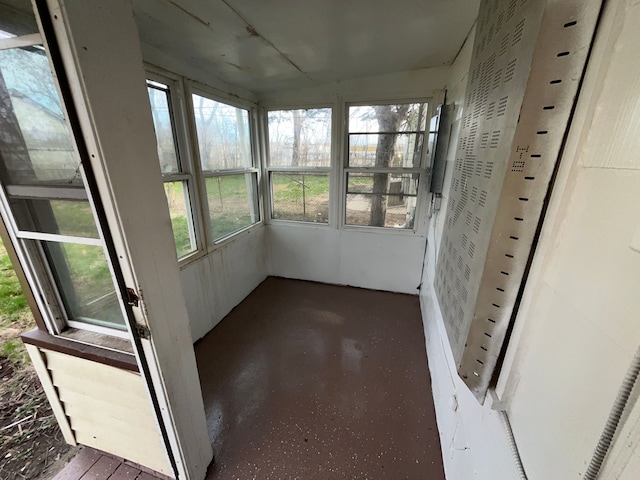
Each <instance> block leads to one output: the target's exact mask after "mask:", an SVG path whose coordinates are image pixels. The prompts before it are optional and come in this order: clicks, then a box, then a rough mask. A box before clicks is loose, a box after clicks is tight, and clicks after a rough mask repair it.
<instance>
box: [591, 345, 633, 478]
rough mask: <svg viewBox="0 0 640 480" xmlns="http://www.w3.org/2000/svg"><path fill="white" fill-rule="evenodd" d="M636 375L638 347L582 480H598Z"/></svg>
mask: <svg viewBox="0 0 640 480" xmlns="http://www.w3.org/2000/svg"><path fill="white" fill-rule="evenodd" d="M638 374H640V345H639V346H638V348H637V350H636V354H635V356H634V357H633V361H632V362H631V365H630V366H629V370H627V374H626V376H625V377H624V380H623V381H622V385H621V386H620V390H619V391H618V396H617V397H616V400H615V402H614V403H613V407H611V412H610V413H609V417H608V418H607V423H606V424H605V426H604V430H603V431H602V434H601V435H600V440H599V441H598V445H597V446H596V450H595V452H594V453H593V457H592V458H591V463H589V467H588V468H587V472H586V473H585V474H584V480H596V479H597V478H598V476H599V474H600V469H601V468H602V464H603V463H604V459H605V457H606V456H607V454H608V453H609V449H610V448H611V441H612V440H613V437H614V435H615V434H616V431H617V430H618V426H619V423H620V418H621V417H622V413H623V412H624V410H625V408H626V407H627V402H628V401H629V396H630V395H631V392H632V390H633V387H634V386H635V384H636V381H637V380H638Z"/></svg>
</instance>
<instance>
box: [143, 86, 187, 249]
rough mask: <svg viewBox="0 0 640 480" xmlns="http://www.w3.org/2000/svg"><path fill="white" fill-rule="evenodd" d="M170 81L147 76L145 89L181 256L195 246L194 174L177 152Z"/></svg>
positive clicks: (174, 232)
mask: <svg viewBox="0 0 640 480" xmlns="http://www.w3.org/2000/svg"><path fill="white" fill-rule="evenodd" d="M169 83H170V82H168V81H167V82H166V83H163V82H160V81H158V80H147V92H148V94H149V103H150V105H151V114H152V116H153V125H154V128H155V132H156V141H157V146H158V158H159V160H160V169H161V171H162V177H163V182H164V191H165V195H166V197H167V205H168V206H169V215H170V217H171V227H172V230H173V239H174V242H175V245H176V254H177V255H178V259H182V258H185V257H187V256H189V255H190V254H192V253H193V252H195V251H196V250H197V248H198V247H197V239H196V229H195V224H194V215H193V208H192V203H193V202H192V201H191V188H192V187H191V186H192V184H193V177H192V175H191V174H190V173H189V169H188V162H183V160H182V158H181V155H180V153H181V152H180V148H179V145H180V142H179V141H178V136H177V131H176V117H175V112H174V110H173V104H172V97H171V93H172V92H171V87H170V86H169Z"/></svg>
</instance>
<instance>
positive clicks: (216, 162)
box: [193, 95, 253, 171]
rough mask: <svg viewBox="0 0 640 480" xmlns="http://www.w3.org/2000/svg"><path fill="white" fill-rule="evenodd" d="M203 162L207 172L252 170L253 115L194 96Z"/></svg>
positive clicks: (201, 159) (199, 146) (194, 108)
mask: <svg viewBox="0 0 640 480" xmlns="http://www.w3.org/2000/svg"><path fill="white" fill-rule="evenodd" d="M193 110H194V114H195V121H196V131H197V133H198V148H199V150H200V163H201V165H202V169H203V170H205V171H211V170H224V169H233V168H251V167H253V162H252V160H251V142H250V133H249V112H248V111H247V110H244V109H242V108H236V107H233V106H231V105H226V104H224V103H221V102H216V101H215V100H211V99H209V98H206V97H201V96H200V95H193Z"/></svg>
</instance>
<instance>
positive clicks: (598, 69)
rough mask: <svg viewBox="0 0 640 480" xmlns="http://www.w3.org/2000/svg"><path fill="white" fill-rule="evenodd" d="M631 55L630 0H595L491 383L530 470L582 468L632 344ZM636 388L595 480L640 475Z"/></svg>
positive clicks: (639, 299) (639, 304) (639, 109)
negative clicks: (590, 45) (549, 188)
mask: <svg viewBox="0 0 640 480" xmlns="http://www.w3.org/2000/svg"><path fill="white" fill-rule="evenodd" d="M639 58H640V5H639V4H638V2H637V1H630V0H627V1H624V0H622V1H618V2H605V10H604V15H603V19H602V23H601V27H600V31H599V32H598V34H597V37H596V43H595V48H594V52H593V55H592V59H591V61H590V63H589V67H588V73H587V77H586V80H585V85H584V88H583V92H582V94H581V96H580V99H579V103H578V109H577V111H576V115H575V117H574V121H573V124H572V127H571V132H570V137H569V141H568V145H567V148H566V150H565V155H564V158H563V160H562V164H561V170H560V172H559V176H558V181H557V183H556V187H555V188H554V193H553V198H552V202H551V205H550V210H549V214H548V216H547V219H546V221H545V226H544V229H543V232H542V238H541V242H540V245H539V248H538V251H537V253H536V257H535V261H534V265H533V268H532V272H531V275H530V277H529V281H528V282H527V287H526V291H525V295H524V299H523V304H522V306H521V308H520V311H519V314H518V318H517V322H516V330H515V332H514V335H513V337H512V341H511V342H510V346H509V351H508V357H507V363H506V365H505V369H504V370H503V373H502V375H501V378H500V382H499V385H498V392H499V393H500V394H501V395H502V398H503V399H504V400H505V401H506V402H507V404H508V407H509V414H510V417H511V420H512V425H513V430H514V433H515V435H516V438H517V440H518V444H519V448H520V452H521V455H522V459H523V462H524V465H525V468H526V469H527V472H528V473H529V478H531V479H538V478H544V479H549V480H554V479H558V480H560V479H562V480H565V479H579V478H581V476H582V475H583V474H584V471H585V469H586V465H587V464H588V462H589V460H590V458H591V455H592V452H593V450H594V448H595V445H596V443H597V440H598V436H599V434H600V432H601V430H602V427H603V425H604V423H605V419H606V417H607V414H608V412H609V409H610V407H611V404H612V402H613V400H614V398H615V396H616V393H617V390H618V388H619V385H620V383H621V381H622V378H623V377H624V374H625V372H626V369H627V367H628V365H629V363H630V361H631V359H632V357H633V354H634V351H635V350H636V347H637V345H638V344H639V343H640V321H639V317H638V312H640V295H638V293H639V292H640V245H639V243H640V208H639V206H640V153H639V152H640V138H639V136H638V132H640V80H639V79H640V62H638V59H639ZM637 390H638V389H637ZM639 394H640V392H638V391H636V393H635V396H634V399H633V401H634V402H635V404H636V405H635V408H634V409H632V411H630V413H629V416H628V418H627V421H626V424H625V427H624V430H623V431H622V434H621V435H619V436H618V438H617V440H616V442H615V446H614V449H613V451H612V455H611V456H610V457H609V461H608V463H607V465H605V469H604V471H603V475H602V476H601V477H600V478H602V479H603V480H604V479H618V478H626V479H631V478H638V477H640V462H639V461H638V454H639V453H640V452H638V447H637V445H638V444H639V443H640V406H639V405H638V402H637V397H638V395H639Z"/></svg>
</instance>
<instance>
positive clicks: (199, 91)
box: [184, 80, 265, 253]
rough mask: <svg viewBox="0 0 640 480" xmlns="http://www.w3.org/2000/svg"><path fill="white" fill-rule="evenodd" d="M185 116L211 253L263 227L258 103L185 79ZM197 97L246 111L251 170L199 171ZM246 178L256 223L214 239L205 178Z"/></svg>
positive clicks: (200, 169) (205, 233)
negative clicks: (249, 184)
mask: <svg viewBox="0 0 640 480" xmlns="http://www.w3.org/2000/svg"><path fill="white" fill-rule="evenodd" d="M184 91H185V99H188V100H186V101H185V105H186V113H187V117H188V125H189V140H190V143H191V152H192V157H193V164H194V169H195V172H196V177H197V183H198V192H199V201H200V205H201V208H200V213H201V221H202V222H203V224H202V225H203V237H204V238H205V239H206V251H207V253H211V252H214V251H216V250H217V249H218V248H220V247H222V246H224V245H226V244H228V243H229V242H231V241H233V240H234V239H236V238H238V237H239V236H241V235H242V234H243V233H245V232H248V231H250V230H253V229H254V228H256V227H258V226H260V225H264V223H265V221H264V219H265V214H264V205H263V203H264V202H263V201H262V198H263V187H262V155H261V149H260V148H259V146H258V143H259V139H260V136H259V135H258V130H259V129H258V115H257V110H258V107H257V104H256V103H254V102H251V101H248V100H243V99H239V98H237V97H232V96H230V95H227V94H225V93H223V92H220V91H218V90H216V89H215V88H213V87H209V86H207V85H204V84H202V83H199V82H196V81H193V80H187V81H185V82H184ZM194 95H198V96H201V97H204V98H207V99H209V100H212V101H214V102H218V103H223V104H225V105H228V106H231V107H234V108H239V109H242V110H245V111H246V112H247V118H248V123H249V132H248V133H249V150H250V156H251V164H252V166H251V167H244V168H232V169H216V170H207V171H205V170H204V169H203V168H202V160H201V158H200V146H199V143H198V130H197V126H196V117H195V109H194V107H193V96H194ZM240 174H242V175H246V174H250V175H252V178H253V183H254V188H253V189H252V190H253V191H252V192H251V193H252V194H253V198H249V200H250V201H253V204H254V206H255V214H256V216H257V220H256V221H255V222H253V223H251V224H250V225H246V226H244V227H242V228H240V229H238V230H235V231H233V232H230V233H229V234H227V235H223V236H222V237H219V238H217V239H216V238H214V236H213V230H212V227H211V212H210V211H209V201H208V196H207V186H206V181H207V179H208V178H220V177H224V176H230V175H240Z"/></svg>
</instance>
